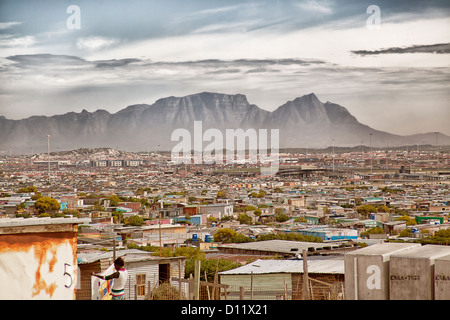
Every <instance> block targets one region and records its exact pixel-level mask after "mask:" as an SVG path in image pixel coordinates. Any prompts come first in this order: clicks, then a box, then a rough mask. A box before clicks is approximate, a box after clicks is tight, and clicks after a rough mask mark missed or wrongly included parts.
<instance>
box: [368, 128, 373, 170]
mask: <svg viewBox="0 0 450 320" xmlns="http://www.w3.org/2000/svg"><path fill="white" fill-rule="evenodd" d="M369 137H370V173H371V174H372V173H373V164H372V160H373V154H372V133H370V134H369Z"/></svg>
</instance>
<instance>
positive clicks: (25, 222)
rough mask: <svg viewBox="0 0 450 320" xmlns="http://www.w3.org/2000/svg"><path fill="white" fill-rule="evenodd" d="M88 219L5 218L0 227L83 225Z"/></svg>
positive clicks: (0, 221)
mask: <svg viewBox="0 0 450 320" xmlns="http://www.w3.org/2000/svg"><path fill="white" fill-rule="evenodd" d="M90 221H91V219H90V218H82V219H80V218H49V217H46V218H27V219H25V218H5V219H0V227H18V226H35V225H46V224H67V223H69V224H83V223H87V222H90Z"/></svg>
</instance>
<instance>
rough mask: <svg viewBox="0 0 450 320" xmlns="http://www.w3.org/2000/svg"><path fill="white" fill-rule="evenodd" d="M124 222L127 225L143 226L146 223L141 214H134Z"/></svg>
mask: <svg viewBox="0 0 450 320" xmlns="http://www.w3.org/2000/svg"><path fill="white" fill-rule="evenodd" d="M124 224H125V225H126V226H142V225H143V224H145V222H144V219H143V218H142V217H140V216H137V215H133V216H131V217H128V218H126V219H125V222H124Z"/></svg>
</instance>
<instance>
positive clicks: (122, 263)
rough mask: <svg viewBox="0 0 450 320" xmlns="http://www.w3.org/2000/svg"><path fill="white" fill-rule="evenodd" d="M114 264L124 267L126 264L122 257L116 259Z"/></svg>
mask: <svg viewBox="0 0 450 320" xmlns="http://www.w3.org/2000/svg"><path fill="white" fill-rule="evenodd" d="M114 264H117V265H119V266H121V267H123V266H124V265H125V261H123V259H122V257H118V258H117V259H116V260H114Z"/></svg>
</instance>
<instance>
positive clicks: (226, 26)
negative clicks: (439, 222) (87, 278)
mask: <svg viewBox="0 0 450 320" xmlns="http://www.w3.org/2000/svg"><path fill="white" fill-rule="evenodd" d="M71 5H77V6H78V8H79V10H80V11H79V13H80V15H79V16H78V17H79V21H78V22H79V25H78V26H77V25H75V28H74V29H71V28H69V26H70V24H71V23H75V22H76V20H73V19H72V17H73V14H74V11H70V10H69V12H68V8H69V7H70V6H71ZM373 5H375V6H377V7H378V8H379V9H380V16H379V17H380V20H379V22H380V24H379V25H377V24H376V23H375V26H379V28H373V26H374V24H371V23H369V22H368V19H370V18H371V17H373V13H372V12H369V13H368V12H367V10H368V8H369V7H370V6H373ZM449 13H450V3H449V2H448V1H441V0H430V1H420V0H413V1H387V0H382V1H357V0H348V1H337V0H305V1H262V0H261V1H234V0H230V1H219V0H210V1H206V0H193V1H182V0H172V1H164V2H161V1H138V0H130V1H127V2H126V3H122V2H120V1H108V2H96V1H86V0H80V1H76V3H74V2H72V1H66V0H63V1H51V0H38V1H24V0H19V1H0V83H1V87H0V115H2V116H5V117H6V118H8V119H23V118H27V117H30V116H33V115H45V116H52V115H56V114H64V113H67V112H71V111H73V112H81V111H82V110H83V109H86V110H88V111H91V112H93V111H96V110H98V109H104V110H107V111H108V112H110V113H115V112H118V111H119V110H121V109H124V108H126V107H127V106H129V105H134V104H142V103H145V104H153V103H154V102H155V101H156V100H158V99H160V98H164V97H168V96H186V95H190V94H195V93H199V92H205V91H209V92H218V93H224V94H237V93H240V94H244V95H246V96H247V99H248V101H249V103H251V104H255V105H257V106H258V107H260V108H261V109H264V110H267V111H274V110H275V109H276V108H278V107H279V106H281V105H282V104H284V103H285V102H287V101H289V100H293V99H295V98H297V97H300V96H303V95H306V94H309V93H315V94H316V95H317V97H318V98H319V100H320V101H322V102H326V101H330V102H333V103H336V104H339V105H341V106H344V107H345V108H347V109H348V110H349V112H350V113H351V114H352V115H354V116H355V117H356V118H357V119H358V121H360V122H361V123H364V124H366V125H368V126H370V127H372V128H374V129H377V130H381V131H387V132H390V133H393V134H399V135H409V134H419V133H426V132H434V131H440V132H442V133H444V134H446V135H450V131H449V130H450V129H449V126H448V119H450V103H449V101H450V90H449V88H450V86H449V84H450V65H449V62H450V60H449V54H450V44H449V40H448V39H450V28H449V27H450V15H449ZM375 22H377V21H375ZM77 27H79V28H77Z"/></svg>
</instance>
